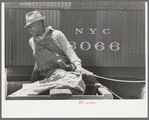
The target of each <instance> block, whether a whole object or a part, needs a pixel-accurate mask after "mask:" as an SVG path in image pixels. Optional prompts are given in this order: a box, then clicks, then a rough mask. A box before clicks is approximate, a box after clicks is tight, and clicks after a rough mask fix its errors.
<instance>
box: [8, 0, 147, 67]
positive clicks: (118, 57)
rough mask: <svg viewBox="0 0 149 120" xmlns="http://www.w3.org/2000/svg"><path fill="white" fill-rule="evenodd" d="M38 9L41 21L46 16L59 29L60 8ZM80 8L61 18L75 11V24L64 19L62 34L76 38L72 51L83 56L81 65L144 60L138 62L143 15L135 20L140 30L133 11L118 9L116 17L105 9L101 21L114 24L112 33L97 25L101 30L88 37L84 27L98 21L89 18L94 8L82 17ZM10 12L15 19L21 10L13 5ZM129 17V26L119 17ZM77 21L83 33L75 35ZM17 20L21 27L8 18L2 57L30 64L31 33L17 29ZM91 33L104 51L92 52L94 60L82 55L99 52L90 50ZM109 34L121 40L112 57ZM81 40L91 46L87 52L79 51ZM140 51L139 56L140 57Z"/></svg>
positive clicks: (136, 63)
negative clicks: (107, 32) (4, 48)
mask: <svg viewBox="0 0 149 120" xmlns="http://www.w3.org/2000/svg"><path fill="white" fill-rule="evenodd" d="M37 5H38V4H36V6H37ZM43 5H44V3H43ZM11 10H12V9H10V12H11ZM20 10H23V9H20ZM16 11H17V12H16ZM23 11H24V10H23ZM28 11H32V10H31V9H30V10H27V11H26V12H24V16H25V14H26V13H27V12H28ZM40 11H41V13H42V15H44V16H46V19H47V20H46V22H45V24H48V22H47V21H49V18H51V20H50V22H51V24H50V25H51V26H53V28H55V29H58V28H59V29H60V24H62V22H60V10H40ZM81 12H82V11H80V10H78V11H77V10H73V12H72V10H71V11H70V13H69V14H66V15H65V18H64V19H65V20H64V21H66V18H68V19H69V16H71V17H72V18H73V16H74V15H75V14H76V16H77V18H78V19H74V22H73V23H74V24H75V25H74V24H71V22H70V21H69V22H66V23H65V26H64V27H65V28H66V29H67V30H65V31H66V32H65V34H66V35H67V34H68V33H69V34H68V36H69V37H68V40H71V39H76V40H78V41H77V42H78V43H77V48H78V49H76V50H75V51H76V52H77V54H78V56H79V57H81V58H83V59H84V60H85V62H84V64H85V65H89V64H88V63H90V65H97V64H98V65H103V66H104V65H105V66H127V65H128V64H129V65H130V66H143V65H144V63H141V62H140V61H142V60H144V52H145V51H144V33H143V32H144V24H143V23H144V16H143V18H142V20H140V24H139V27H141V28H142V30H140V29H139V30H138V28H139V27H138V26H137V22H139V20H138V19H139V18H140V17H139V16H137V14H136V15H134V16H135V17H132V16H131V15H130V14H129V11H127V13H128V14H127V16H125V14H124V15H123V12H124V13H125V12H126V11H120V12H118V14H120V15H119V17H118V18H119V19H117V15H113V14H114V13H115V11H104V12H105V13H106V12H107V13H108V14H107V16H106V17H105V19H104V20H103V19H102V20H103V25H107V26H108V27H111V26H112V25H113V26H114V27H115V30H112V31H110V32H114V33H113V34H112V33H111V34H110V35H104V34H103V33H102V32H101V31H102V30H103V29H104V27H103V28H102V29H101V28H100V29H101V31H98V32H97V31H96V32H95V33H96V35H93V36H92V37H91V35H90V33H89V32H90V31H89V30H88V28H87V27H89V26H94V25H93V23H96V24H97V26H98V24H100V22H99V23H98V22H92V21H91V20H92V19H91V18H93V16H94V15H93V13H94V12H95V11H94V12H93V11H89V12H88V14H89V16H90V17H86V18H87V19H86V18H85V16H87V15H88V14H87V13H85V11H83V12H84V13H85V14H84V13H83V15H84V17H83V16H82V13H81ZM110 12H113V13H112V14H111V13H110ZM131 12H132V13H133V12H135V13H137V12H139V11H131ZM140 12H141V11H140ZM13 13H14V16H16V17H14V16H12V17H14V19H16V21H18V19H17V18H18V17H21V14H22V13H21V12H20V11H18V10H17V9H15V10H13ZM17 13H18V14H19V16H17ZM49 14H50V16H51V17H47V15H49ZM71 14H72V15H71ZM140 15H144V11H142V12H141V14H140ZM103 16H105V14H103ZM109 16H110V17H109ZM112 16H115V17H113V19H114V22H115V24H112V22H111V17H112ZM129 17H131V19H130V21H131V23H129V24H130V28H129V25H128V22H125V21H124V20H123V18H124V19H126V20H128V19H129ZM136 18H137V19H136ZM140 19H141V18H140ZM96 20H97V19H95V21H96ZM116 20H117V22H116ZM135 20H136V21H135ZM58 21H59V22H58ZM67 21H68V20H67ZM88 21H91V22H88ZM134 21H135V22H134ZM22 22H25V20H23V21H22ZM78 22H79V25H80V27H79V28H81V27H82V25H83V24H84V23H85V26H84V25H83V27H82V28H84V31H83V35H79V34H78V36H76V35H75V34H74V33H75V30H74V28H75V26H76V25H78ZM123 22H124V23H125V24H124V23H123ZM133 22H134V23H133ZM18 23H19V24H20V25H19V27H21V29H19V30H17V29H16V27H15V26H17V25H18V24H17V23H14V21H12V19H11V26H12V27H10V31H12V32H11V34H12V36H13V37H12V38H10V37H9V38H10V39H11V41H8V42H7V41H6V43H7V44H9V43H10V49H11V50H10V51H9V52H8V53H10V54H9V58H10V59H9V58H7V57H6V59H8V60H10V61H13V62H9V64H11V63H12V64H14V65H15V64H16V65H17V64H19V65H23V64H25V65H26V64H33V63H31V60H32V62H34V59H33V58H32V59H31V60H29V59H30V58H31V57H30V56H32V52H31V49H30V48H28V47H29V45H28V39H29V38H30V37H31V36H30V34H29V33H28V31H26V30H23V31H21V30H22V28H23V27H24V25H25V23H23V24H24V25H23V26H22V25H21V24H22V23H21V21H18ZM105 23H106V24H105ZM116 23H118V25H117V28H118V27H119V26H121V27H119V29H120V30H116V26H115V25H116ZM141 23H142V24H141ZM101 24H102V23H101ZM111 24H112V25H111ZM13 25H14V26H13ZM69 26H71V29H68V28H69ZM131 27H134V28H135V29H132V28H131ZM12 28H13V29H12ZM92 28H93V29H94V27H92ZM6 29H7V28H6ZM129 29H130V30H129ZM14 30H15V31H14ZM73 30H74V31H73ZM87 30H88V31H87ZM116 31H117V32H116ZM123 31H125V32H123ZM129 31H130V32H131V33H130V32H129ZM138 31H139V32H141V33H139V32H138ZM16 32H17V33H20V34H18V35H17V34H16ZM62 32H63V30H62ZM22 33H23V34H22ZM97 33H98V34H101V35H103V38H102V37H101V36H100V35H98V34H97ZM23 35H24V36H23ZM137 35H138V36H137ZM139 35H140V36H139ZM94 36H96V41H98V39H102V40H104V42H103V43H105V47H106V51H104V52H105V54H104V55H102V54H96V56H94V58H97V59H96V61H97V62H92V61H93V60H95V59H94V58H92V60H91V58H88V57H86V56H89V55H92V54H94V53H95V52H96V53H102V52H101V51H100V52H99V51H95V50H94V49H95V48H94V44H95V43H96V41H95V39H94ZM112 36H113V38H116V37H117V40H118V41H119V42H122V43H121V44H120V45H122V46H120V50H122V54H115V56H113V58H112V51H109V50H110V49H109V44H110V43H111V42H112V41H111V40H112V39H111V38H112ZM129 36H130V39H132V41H131V40H130V39H129ZM66 37H67V36H66ZM139 37H140V39H141V41H139V40H138V39H139ZM9 38H8V39H9ZM18 38H20V40H18ZM22 38H23V39H22ZM119 38H120V39H119ZM126 38H127V39H126ZM90 39H92V40H90ZM122 39H124V40H125V41H123V40H122ZM83 40H89V41H88V42H89V43H90V44H91V49H90V50H89V51H90V52H88V53H87V54H85V55H86V56H84V53H81V52H82V50H81V49H80V43H81V42H83ZM136 40H137V41H136ZM18 41H19V42H21V43H22V44H21V43H19V44H18ZM25 41H26V42H25ZM110 41H111V42H110ZM79 42H80V43H79ZM129 43H130V47H129ZM20 44H21V45H20ZM139 44H140V46H139ZM19 45H20V46H23V45H24V47H25V48H27V49H23V48H20V50H21V51H18V46H19ZM135 45H136V46H135ZM137 47H139V48H140V47H141V53H140V52H139V51H138V48H137ZM8 48H9V47H8ZM16 48H17V49H16ZM121 48H122V49H121ZM127 48H129V49H127ZM127 50H128V51H127ZM127 52H128V54H127ZM18 54H19V55H20V58H19V59H18ZM99 55H101V57H99ZM140 55H141V56H142V57H140ZM21 56H23V59H22V57H21ZM127 56H128V57H127ZM98 58H99V59H98ZM102 59H103V60H102ZM84 60H83V61H84ZM101 60H102V61H103V63H100V64H99V62H98V61H101ZM6 61H7V60H6ZM90 61H91V62H90ZM129 61H130V62H129ZM114 62H115V64H114Z"/></svg>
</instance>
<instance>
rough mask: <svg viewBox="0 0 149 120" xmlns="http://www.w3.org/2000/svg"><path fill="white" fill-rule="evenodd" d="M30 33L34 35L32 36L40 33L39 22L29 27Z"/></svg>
mask: <svg viewBox="0 0 149 120" xmlns="http://www.w3.org/2000/svg"><path fill="white" fill-rule="evenodd" d="M28 31H29V32H30V33H31V34H32V36H36V35H38V32H39V21H37V22H35V23H32V24H30V25H29V26H28Z"/></svg>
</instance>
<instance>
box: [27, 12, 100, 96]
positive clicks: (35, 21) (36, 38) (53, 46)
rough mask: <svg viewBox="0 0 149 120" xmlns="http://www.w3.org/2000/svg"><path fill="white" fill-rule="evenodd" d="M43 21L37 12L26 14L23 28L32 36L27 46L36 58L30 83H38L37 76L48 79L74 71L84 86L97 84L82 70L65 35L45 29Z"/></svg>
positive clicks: (48, 28)
mask: <svg viewBox="0 0 149 120" xmlns="http://www.w3.org/2000/svg"><path fill="white" fill-rule="evenodd" d="M44 19H45V17H42V16H41V15H40V13H39V12H38V11H32V12H29V13H27V14H26V26H25V27H27V28H28V31H29V32H30V33H31V35H32V36H33V37H32V38H31V39H30V40H29V44H30V46H31V48H32V50H33V55H34V57H35V58H36V62H35V65H34V69H33V72H32V75H31V81H32V82H35V81H38V80H39V79H38V77H37V76H38V74H41V75H42V76H43V77H44V78H49V77H51V76H53V75H55V74H58V75H60V74H61V73H62V71H63V73H66V71H75V72H77V73H79V74H81V75H83V80H84V82H85V83H86V84H95V83H98V81H97V79H96V78H95V77H92V76H90V75H91V74H92V73H91V72H89V71H87V70H85V69H84V68H82V64H81V59H79V58H78V56H77V55H76V53H75V52H74V50H73V48H72V46H71V45H70V44H69V42H68V40H67V39H66V37H65V35H64V34H63V33H62V32H61V31H59V30H54V29H53V28H52V27H51V26H49V27H47V28H45V26H44ZM89 74H90V75H89ZM65 87H66V86H65ZM65 87H64V88H65ZM62 88H63V87H62ZM74 91H75V89H73V90H71V92H73V94H75V93H76V92H74Z"/></svg>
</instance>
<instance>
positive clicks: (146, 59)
mask: <svg viewBox="0 0 149 120" xmlns="http://www.w3.org/2000/svg"><path fill="white" fill-rule="evenodd" d="M145 61H146V73H145V74H146V85H147V86H148V2H145ZM146 91H147V92H146V98H147V100H148V97H147V96H148V87H146ZM147 106H148V105H147Z"/></svg>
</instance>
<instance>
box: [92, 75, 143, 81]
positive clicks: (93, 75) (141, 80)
mask: <svg viewBox="0 0 149 120" xmlns="http://www.w3.org/2000/svg"><path fill="white" fill-rule="evenodd" d="M90 75H91V74H90ZM91 76H94V77H97V78H102V79H105V80H110V81H115V82H127V83H145V81H143V80H141V81H128V80H117V79H112V78H106V77H102V76H97V75H91Z"/></svg>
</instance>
